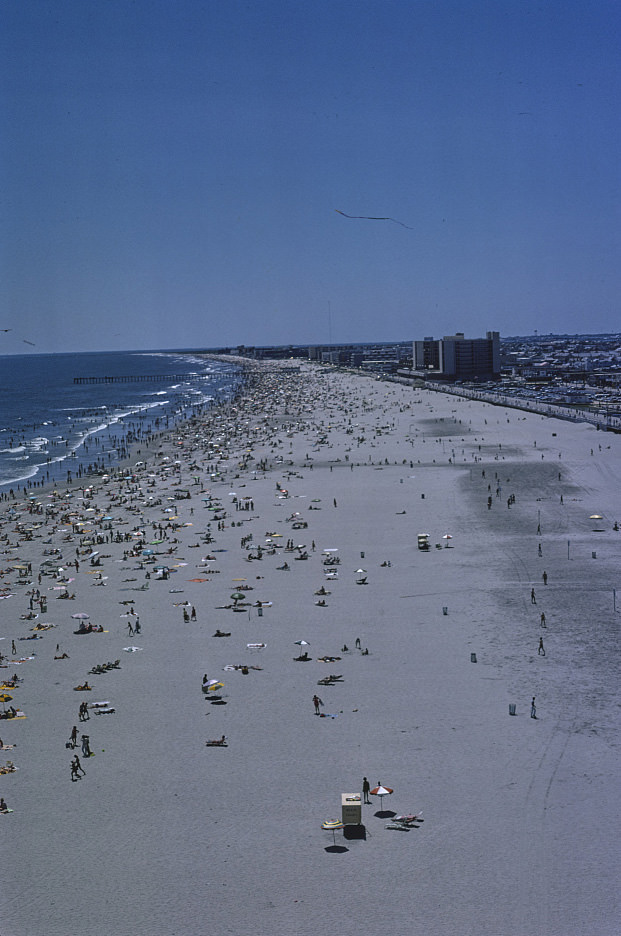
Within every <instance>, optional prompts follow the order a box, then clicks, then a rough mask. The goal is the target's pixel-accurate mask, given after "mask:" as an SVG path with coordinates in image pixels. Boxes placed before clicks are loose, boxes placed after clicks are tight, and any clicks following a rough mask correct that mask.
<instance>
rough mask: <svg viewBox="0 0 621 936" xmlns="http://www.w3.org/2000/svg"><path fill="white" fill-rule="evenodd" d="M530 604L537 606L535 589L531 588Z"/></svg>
mask: <svg viewBox="0 0 621 936" xmlns="http://www.w3.org/2000/svg"><path fill="white" fill-rule="evenodd" d="M530 603H531V604H537V599H536V598H535V589H534V588H531V590H530Z"/></svg>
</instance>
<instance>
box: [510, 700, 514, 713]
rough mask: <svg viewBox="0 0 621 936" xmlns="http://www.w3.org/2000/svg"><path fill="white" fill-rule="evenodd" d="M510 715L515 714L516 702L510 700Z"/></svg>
mask: <svg viewBox="0 0 621 936" xmlns="http://www.w3.org/2000/svg"><path fill="white" fill-rule="evenodd" d="M509 715H515V702H509Z"/></svg>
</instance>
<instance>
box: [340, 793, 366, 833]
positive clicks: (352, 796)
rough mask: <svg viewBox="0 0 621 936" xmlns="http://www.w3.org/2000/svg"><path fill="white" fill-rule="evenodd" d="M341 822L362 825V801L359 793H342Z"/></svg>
mask: <svg viewBox="0 0 621 936" xmlns="http://www.w3.org/2000/svg"><path fill="white" fill-rule="evenodd" d="M341 822H342V823H343V825H346V826H347V825H360V824H361V822H362V801H361V799H360V794H359V793H341Z"/></svg>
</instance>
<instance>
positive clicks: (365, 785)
mask: <svg viewBox="0 0 621 936" xmlns="http://www.w3.org/2000/svg"><path fill="white" fill-rule="evenodd" d="M370 792H371V784H370V783H369V781H368V780H367V778H366V777H363V778H362V800H363V802H364V803H365V804H366V805H367V806H370V805H371V800H370V799H369V793H370Z"/></svg>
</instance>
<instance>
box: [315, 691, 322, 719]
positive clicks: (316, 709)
mask: <svg viewBox="0 0 621 936" xmlns="http://www.w3.org/2000/svg"><path fill="white" fill-rule="evenodd" d="M313 705H314V706H315V715H319V714H320V713H319V706H320V705H323V702H322V701H321V699H320V698H319V696H318V695H314V696H313Z"/></svg>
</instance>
